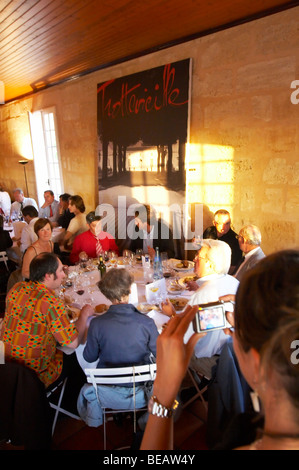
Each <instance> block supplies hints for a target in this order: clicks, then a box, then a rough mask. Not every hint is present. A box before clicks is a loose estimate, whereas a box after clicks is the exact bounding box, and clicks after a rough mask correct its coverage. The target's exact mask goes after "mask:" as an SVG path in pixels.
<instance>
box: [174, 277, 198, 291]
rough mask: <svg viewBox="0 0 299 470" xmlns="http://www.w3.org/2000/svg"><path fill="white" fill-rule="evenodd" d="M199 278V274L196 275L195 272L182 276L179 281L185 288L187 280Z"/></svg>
mask: <svg viewBox="0 0 299 470" xmlns="http://www.w3.org/2000/svg"><path fill="white" fill-rule="evenodd" d="M197 279H198V276H196V275H195V274H194V275H193V276H192V275H191V274H190V275H189V276H184V277H181V279H179V280H178V283H179V284H180V286H182V287H184V289H186V287H187V285H186V282H187V281H197Z"/></svg>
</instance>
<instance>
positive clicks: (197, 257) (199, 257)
mask: <svg viewBox="0 0 299 470" xmlns="http://www.w3.org/2000/svg"><path fill="white" fill-rule="evenodd" d="M197 259H204V260H205V261H207V258H203V257H202V256H198V255H197V256H195V258H194V261H196V260H197Z"/></svg>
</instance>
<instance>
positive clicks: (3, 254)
mask: <svg viewBox="0 0 299 470" xmlns="http://www.w3.org/2000/svg"><path fill="white" fill-rule="evenodd" d="M1 261H3V262H4V264H5V266H6V269H7V271H9V269H8V265H7V261H8V256H7V253H6V251H0V262H1Z"/></svg>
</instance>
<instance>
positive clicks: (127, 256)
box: [123, 250, 132, 265]
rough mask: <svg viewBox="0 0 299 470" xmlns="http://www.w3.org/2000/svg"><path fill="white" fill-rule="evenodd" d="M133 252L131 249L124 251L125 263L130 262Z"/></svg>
mask: <svg viewBox="0 0 299 470" xmlns="http://www.w3.org/2000/svg"><path fill="white" fill-rule="evenodd" d="M131 254H132V252H131V251H130V250H124V251H123V262H124V264H125V265H127V264H130V258H131Z"/></svg>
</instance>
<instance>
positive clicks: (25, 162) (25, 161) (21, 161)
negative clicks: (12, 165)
mask: <svg viewBox="0 0 299 470" xmlns="http://www.w3.org/2000/svg"><path fill="white" fill-rule="evenodd" d="M19 163H20V164H21V165H23V167H24V175H25V183H26V189H27V197H29V192H28V184H27V176H26V168H25V165H26V164H27V163H28V160H19Z"/></svg>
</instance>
